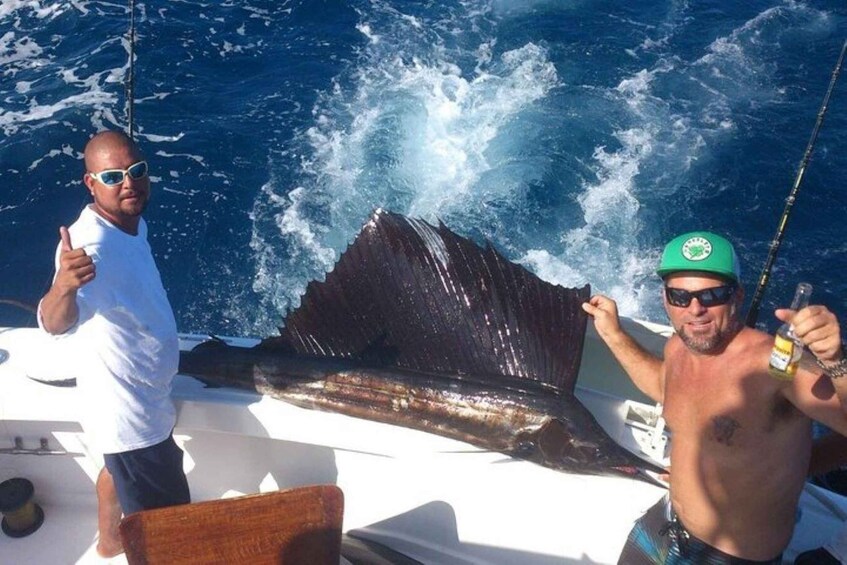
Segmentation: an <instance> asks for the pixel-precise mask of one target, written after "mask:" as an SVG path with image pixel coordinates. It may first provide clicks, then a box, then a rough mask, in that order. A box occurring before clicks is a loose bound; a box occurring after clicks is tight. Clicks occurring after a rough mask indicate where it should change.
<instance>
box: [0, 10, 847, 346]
mask: <svg viewBox="0 0 847 565" xmlns="http://www.w3.org/2000/svg"><path fill="white" fill-rule="evenodd" d="M128 23H129V17H128V8H127V5H126V4H125V3H123V2H113V1H109V2H100V1H94V0H70V1H61V2H60V1H58V0H26V1H24V0H0V76H2V80H0V131H2V133H1V134H0V269H2V273H3V276H2V277H0V299H13V300H18V301H22V302H26V303H30V304H34V303H36V302H37V300H38V299H39V297H40V296H41V295H42V294H43V293H44V292H45V291H46V290H47V288H48V287H49V284H50V280H51V276H52V270H53V264H52V261H53V251H54V249H55V245H56V243H57V241H58V233H57V230H58V227H59V226H60V225H63V224H68V223H70V222H72V221H73V220H74V219H75V218H76V216H77V215H78V213H79V211H80V209H81V208H82V207H83V206H84V205H85V204H86V202H87V201H88V196H87V191H86V190H85V189H84V187H83V185H82V183H81V177H82V173H83V165H82V161H81V157H82V154H81V152H82V149H83V147H84V144H85V142H86V140H87V139H88V138H89V137H90V136H91V135H92V134H93V133H94V132H96V131H98V130H101V129H105V128H126V126H127V94H126V81H127V73H128V70H129V57H128V50H129V43H128V41H127V29H128ZM136 27H137V38H136V42H135V55H136V60H135V83H134V96H133V99H134V104H133V109H134V122H135V126H136V129H137V139H138V141H139V143H140V144H141V146H142V149H143V150H144V152H145V153H146V155H147V157H148V160H149V162H150V165H151V176H152V179H153V181H154V183H153V191H154V193H153V199H152V201H151V205H150V207H149V209H148V211H147V213H146V214H145V216H146V218H147V220H148V222H149V225H150V233H151V244H152V246H153V250H154V253H155V255H156V258H157V261H158V264H159V268H160V271H161V273H162V277H163V280H164V284H165V287H166V289H167V290H168V293H169V296H170V298H171V302H172V304H173V306H174V309H175V312H176V315H177V320H178V324H179V327H180V329H181V330H183V331H197V332H212V333H218V334H229V335H253V336H264V335H269V334H272V333H274V332H275V331H276V327H277V326H278V325H279V324H280V323H281V321H282V319H283V317H284V315H285V312H286V311H287V310H288V309H289V308H291V307H294V306H296V305H297V304H298V301H299V296H300V295H301V293H302V292H303V290H304V288H305V286H306V284H307V283H308V282H309V281H310V280H312V279H315V278H321V277H322V276H323V275H324V273H325V272H326V271H328V270H329V269H330V268H331V267H332V265H333V263H334V261H335V260H336V259H337V257H338V255H339V253H340V252H341V251H342V250H343V249H344V248H345V246H346V245H347V244H348V243H349V242H350V241H351V240H352V238H353V237H354V236H355V234H356V233H357V232H358V230H359V228H360V227H361V225H362V224H363V223H364V222H365V221H366V220H367V218H368V216H369V214H370V213H371V211H372V210H373V209H374V208H377V207H383V208H387V209H389V210H392V211H395V212H400V213H404V214H408V215H412V216H416V217H420V218H424V219H426V220H430V221H437V220H441V221H443V222H444V223H446V224H447V225H448V226H449V227H451V228H452V229H453V230H454V231H456V232H458V233H460V234H462V235H466V236H470V237H472V238H474V239H476V240H477V241H482V240H484V239H487V240H489V241H491V242H492V243H493V244H494V245H495V246H496V247H497V248H498V249H499V250H500V251H501V252H502V253H504V254H505V255H506V256H507V257H509V258H510V259H511V260H513V261H516V262H519V263H521V264H523V265H525V266H526V267H527V268H529V269H531V270H532V271H534V272H536V273H537V274H538V275H539V276H541V277H542V278H544V279H546V280H549V281H551V282H554V283H558V284H562V285H565V286H577V285H583V284H585V283H590V284H591V285H592V287H593V289H594V290H595V291H597V292H603V293H606V294H609V295H611V296H612V297H614V298H615V299H616V300H618V302H619V305H620V308H621V311H622V312H623V313H624V314H625V315H628V316H633V317H638V318H644V319H648V320H653V321H657V322H664V321H665V320H666V318H665V315H664V312H663V310H662V308H661V303H660V301H659V289H660V283H659V280H658V278H657V277H656V276H655V274H654V269H655V267H656V264H657V262H658V257H659V255H660V252H661V248H662V246H663V245H664V243H665V242H666V241H667V240H668V239H670V238H671V237H673V236H675V235H677V234H679V233H681V232H683V231H689V230H694V229H709V230H714V231H718V232H721V233H723V234H725V235H727V236H728V237H730V238H731V239H732V240H733V241H734V242H735V243H736V246H737V249H738V251H739V254H740V256H741V259H742V263H743V265H744V269H745V270H744V273H743V282H744V285H745V287H746V289H747V292H748V299H749V297H750V296H751V295H752V293H753V290H754V288H755V285H756V283H757V281H758V278H759V273H760V271H761V269H762V266H763V264H764V261H765V258H766V256H767V251H768V245H769V242H770V241H771V239H772V238H773V236H774V234H775V232H776V228H777V223H778V221H779V218H780V215H781V213H782V210H783V207H784V206H785V198H786V196H787V195H788V192H789V190H790V188H791V186H792V184H793V182H794V178H795V174H796V172H797V169H798V165H799V163H800V160H801V158H802V156H803V152H804V150H805V148H806V144H807V142H808V140H809V137H810V134H811V131H812V128H813V125H814V123H815V119H816V116H817V113H818V110H819V107H820V104H821V102H822V100H823V97H824V94H825V92H826V89H827V87H828V85H829V82H830V79H831V73H832V70H833V67H834V65H835V63H836V60H837V57H838V55H839V52H840V50H841V46H842V44H843V42H844V40H845V39H847V4H845V3H844V1H843V0H816V1H811V0H810V1H805V2H804V1H780V0H753V1H750V2H725V1H717V0H701V1H697V2H695V1H693V0H692V1H686V0H649V1H645V0H633V1H629V2H617V1H610V0H607V1H592V0H465V1H459V0H448V1H444V2H436V1H404V2H399V1H388V0H348V1H341V0H325V1H306V0H288V1H276V0H274V1H265V2H261V1H258V0H245V1H240V2H234V1H214V2H200V1H192V0H170V1H167V2H165V1H162V2H149V1H145V2H138V3H137V4H136ZM845 74H847V71H845ZM845 170H847V77H842V78H841V81H840V82H839V83H838V85H837V87H836V89H835V92H834V94H833V98H832V101H831V104H830V108H829V112H828V114H827V116H826V121H825V123H824V126H823V128H822V130H821V134H820V137H819V139H818V142H817V146H816V149H815V153H814V156H813V159H812V161H811V164H810V166H809V168H808V171H807V173H806V176H805V180H804V183H803V185H802V187H801V190H800V194H799V197H798V199H797V202H796V204H795V206H794V209H793V212H792V216H791V218H790V221H789V223H788V226H787V231H786V239H785V241H784V243H783V245H782V248H781V250H780V254H779V258H778V260H777V263H776V265H775V268H774V271H773V274H772V278H771V281H770V284H769V287H768V289H767V292H766V294H765V300H764V303H763V309H762V314H761V316H760V325H761V326H762V327H764V328H767V329H771V330H772V329H775V327H776V320H775V318H773V316H772V315H771V311H772V309H773V308H774V307H775V306H777V305H786V304H787V303H788V302H789V301H790V299H791V296H792V294H793V290H794V286H795V284H796V283H797V282H799V281H801V280H805V281H808V282H810V283H812V284H813V285H814V287H815V291H814V295H813V297H814V300H813V301H816V302H820V303H824V304H826V305H827V306H829V307H830V308H831V309H833V310H834V311H836V313H838V314H839V316H841V317H842V319H844V318H843V317H844V315H845V314H847V308H845V302H844V297H845V296H847V277H845V273H847V243H845V240H846V239H847V221H845V219H846V218H845V210H847V186H845V173H844V171H845ZM31 323H33V318H32V316H31V315H30V314H27V313H25V312H23V311H20V310H17V309H14V308H12V307H9V306H4V305H0V325H6V324H31Z"/></svg>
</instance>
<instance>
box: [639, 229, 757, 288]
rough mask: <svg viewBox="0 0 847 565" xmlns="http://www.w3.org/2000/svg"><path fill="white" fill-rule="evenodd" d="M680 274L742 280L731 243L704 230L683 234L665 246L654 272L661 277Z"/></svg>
mask: <svg viewBox="0 0 847 565" xmlns="http://www.w3.org/2000/svg"><path fill="white" fill-rule="evenodd" d="M679 271H703V272H705V273H714V274H716V275H720V276H722V277H726V278H728V279H730V280H732V281H735V282H738V281H739V280H740V279H741V265H740V264H739V262H738V255H736V254H735V249H734V248H733V247H732V244H731V243H730V242H729V241H728V240H727V239H726V238H724V237H721V236H719V235H717V234H714V233H711V232H707V231H695V232H690V233H684V234H682V235H680V236H678V237H675V238H674V239H672V240H671V242H670V243H668V244H667V245H666V246H665V250H664V252H663V253H662V262H661V264H660V265H659V269H658V270H657V271H656V273H658V275H659V276H660V277H662V278H664V277H665V276H667V275H669V274H671V273H676V272H679Z"/></svg>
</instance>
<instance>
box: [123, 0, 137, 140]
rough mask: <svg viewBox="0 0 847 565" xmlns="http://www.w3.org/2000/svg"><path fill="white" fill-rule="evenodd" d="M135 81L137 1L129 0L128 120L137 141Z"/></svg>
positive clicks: (128, 133)
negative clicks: (134, 116)
mask: <svg viewBox="0 0 847 565" xmlns="http://www.w3.org/2000/svg"><path fill="white" fill-rule="evenodd" d="M134 79H135V0H129V71H128V72H127V77H126V87H125V88H126V118H127V135H128V136H129V138H130V139H135V133H134V124H133V120H132V110H133V86H134V84H133V83H134Z"/></svg>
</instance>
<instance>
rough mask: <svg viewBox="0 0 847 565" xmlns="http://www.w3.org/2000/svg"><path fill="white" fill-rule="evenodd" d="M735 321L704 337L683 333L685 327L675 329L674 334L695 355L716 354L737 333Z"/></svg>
mask: <svg viewBox="0 0 847 565" xmlns="http://www.w3.org/2000/svg"><path fill="white" fill-rule="evenodd" d="M737 326H738V324H737V321H736V320H733V321H732V322H731V323H730V324H729V326H728V327H726V328H723V329H721V328H718V329H717V330H715V333H713V334H711V335H705V336H692V335H688V334H687V333H686V332H685V326H684V325H681V326H680V327H678V328H676V333H677V335H679V338H680V339H681V340H682V343H684V344H685V346H686V347H687V348H688V349H690V350H691V351H694V352H695V353H705V354H709V353H717V352H719V351H721V350H722V349H723V348H724V347H725V346H726V344H728V343H729V341H730V340H731V339H732V336H734V335H735V334H736V332H737Z"/></svg>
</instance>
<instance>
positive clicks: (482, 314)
mask: <svg viewBox="0 0 847 565" xmlns="http://www.w3.org/2000/svg"><path fill="white" fill-rule="evenodd" d="M589 295H590V289H589V287H588V285H586V286H585V287H583V288H580V289H566V288H564V287H561V286H558V285H552V284H550V283H547V282H544V281H542V280H541V279H539V278H538V277H537V276H535V275H534V274H532V273H531V272H529V271H528V270H526V269H525V268H523V267H521V266H519V265H516V264H514V263H511V262H509V261H508V260H507V259H505V258H504V257H503V256H502V255H500V254H499V253H498V252H497V251H496V250H494V248H493V247H491V246H490V245H488V246H487V247H486V248H482V247H480V246H478V245H477V244H475V243H474V242H472V241H470V240H469V239H466V238H463V237H460V236H458V235H456V234H455V233H453V232H452V231H450V230H449V229H447V228H446V227H445V226H444V225H443V224H440V225H439V226H438V227H434V226H432V225H430V224H428V223H426V222H424V221H421V220H415V219H411V218H407V217H405V216H401V215H398V214H393V213H390V212H386V211H384V210H377V211H376V212H374V214H373V216H372V217H371V219H370V220H369V221H368V222H367V223H366V224H365V226H364V227H363V228H362V230H361V232H360V233H359V235H358V236H357V237H356V239H355V240H354V242H353V243H352V244H351V245H350V246H349V247H348V248H347V250H346V251H345V252H344V253H343V254H342V255H341V257H340V258H339V260H338V262H337V263H336V265H335V267H334V269H333V270H332V271H331V272H330V273H328V274H327V276H326V279H325V281H323V282H320V281H312V282H311V283H309V285H308V287H307V288H306V292H305V294H304V295H303V297H302V300H301V305H300V306H299V307H298V308H297V309H295V310H294V311H292V312H290V313H289V314H288V316H286V318H285V323H284V326H283V328H281V333H280V335H279V336H276V337H272V338H268V339H265V340H264V341H262V342H261V343H260V344H259V345H257V346H255V347H252V348H243V347H231V346H228V345H226V344H224V343H222V342H220V341H214V340H213V341H210V342H206V343H203V344H200V345H198V346H197V347H195V348H194V350H192V351H188V352H183V353H182V357H181V359H180V372H181V373H183V374H186V375H191V376H195V377H197V378H199V379H201V380H203V381H204V382H207V383H213V384H217V385H221V386H231V387H240V388H247V389H250V390H256V391H258V392H260V393H262V394H266V395H269V396H272V397H275V398H279V399H281V400H284V401H287V402H290V403H293V404H295V405H297V406H301V407H306V408H315V409H319V410H328V411H333V412H339V413H342V414H347V415H350V416H355V417H358V418H367V419H370V420H375V421H379V422H385V423H389V424H394V425H399V426H406V427H409V428H414V429H418V430H423V431H426V432H430V433H434V434H439V435H443V436H446V437H450V438H453V439H457V440H461V441H464V442H467V443H470V444H473V445H475V446H478V447H480V448H483V449H488V450H493V451H498V452H502V453H505V454H507V455H510V456H513V457H518V458H521V459H526V460H529V461H533V462H536V463H538V464H541V465H544V466H546V467H551V468H553V469H559V470H562V471H570V472H576V473H586V474H611V475H618V476H628V477H639V478H644V479H645V480H648V481H651V479H650V478H649V476H647V475H645V474H644V473H643V471H644V470H650V471H653V472H656V473H660V472H663V469H662V468H661V467H659V466H657V465H654V464H652V463H650V462H647V461H645V460H642V459H641V458H639V457H637V456H635V455H634V454H633V453H631V452H630V451H628V450H626V449H624V448H623V447H621V446H620V445H618V444H617V443H615V441H614V440H612V439H611V438H610V437H609V436H608V435H607V434H606V433H605V431H604V430H603V429H602V428H601V427H600V425H599V424H598V423H597V422H596V420H595V419H594V417H593V416H592V415H591V413H590V412H589V411H588V410H587V409H586V408H585V407H584V406H583V405H582V404H581V403H580V402H579V400H578V399H577V398H576V397H575V396H574V386H575V384H576V377H577V373H578V371H579V364H580V360H581V357H582V348H583V341H584V337H585V328H586V321H587V318H586V314H585V313H584V312H583V310H582V308H581V306H580V305H581V303H582V302H584V301H586V300H587V299H588V297H589ZM651 482H652V481H651Z"/></svg>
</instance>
